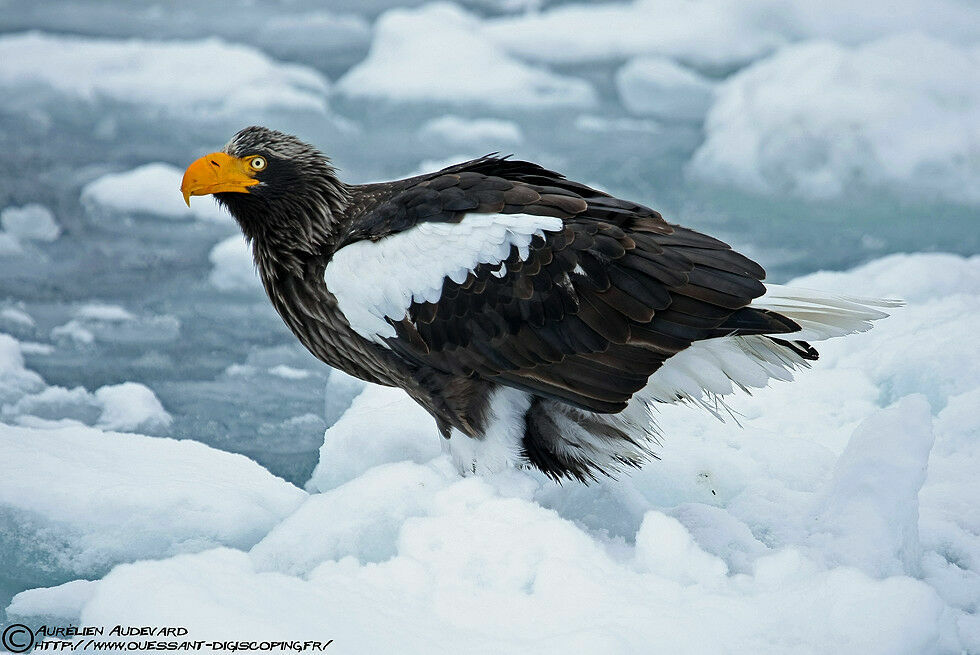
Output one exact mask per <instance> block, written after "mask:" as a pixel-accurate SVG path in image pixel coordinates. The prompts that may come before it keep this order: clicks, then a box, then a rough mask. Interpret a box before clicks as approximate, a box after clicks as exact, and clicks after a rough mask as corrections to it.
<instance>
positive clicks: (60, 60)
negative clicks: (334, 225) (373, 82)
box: [0, 32, 327, 115]
mask: <svg viewBox="0 0 980 655" xmlns="http://www.w3.org/2000/svg"><path fill="white" fill-rule="evenodd" d="M0 60H2V61H3V62H4V65H3V67H2V69H0V88H2V89H3V90H4V92H5V93H22V92H23V91H24V90H25V89H27V90H29V89H36V88H50V89H53V90H54V91H55V92H56V93H59V94H62V95H64V96H68V97H70V98H76V99H79V100H83V101H89V102H96V101H100V100H103V99H107V100H112V101H116V102H122V103H125V104H127V105H139V106H144V107H145V106H148V107H155V108H159V109H163V110H165V111H168V112H171V113H173V114H177V115H186V114H187V113H188V112H192V113H199V114H202V115H216V114H217V115H238V114H241V113H254V112H256V111H268V110H275V109H296V110H301V111H313V112H318V113H323V112H325V111H326V102H325V100H324V98H325V96H326V93H327V81H326V79H325V78H324V77H323V76H322V75H320V74H319V73H317V72H316V71H314V70H313V69H310V68H306V67H303V66H297V65H291V64H282V63H279V62H276V61H274V60H272V59H270V58H269V57H267V56H266V55H264V54H263V53H262V52H261V51H259V50H256V49H255V48H251V47H248V46H243V45H234V44H229V43H225V42H223V41H221V40H219V39H205V40H201V41H187V42H179V41H169V42H155V41H144V40H138V39H130V40H116V39H95V38H85V37H77V36H57V35H52V34H44V33H39V32H27V33H21V34H8V35H4V36H0ZM202 62H207V65H202Z"/></svg>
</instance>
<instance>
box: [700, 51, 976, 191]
mask: <svg viewBox="0 0 980 655" xmlns="http://www.w3.org/2000/svg"><path fill="white" fill-rule="evenodd" d="M705 131H706V134H707V138H706V139H705V142H704V144H703V145H702V146H701V147H700V148H699V149H698V150H697V152H696V153H695V154H694V157H693V159H692V160H691V162H690V166H689V172H690V173H691V174H692V175H694V176H696V177H698V178H703V179H707V180H711V181H714V182H717V183H724V184H732V185H735V186H739V187H742V188H745V189H748V190H750V191H754V192H760V193H789V194H797V195H801V196H804V197H808V198H831V197H835V196H840V195H841V194H843V193H845V192H847V191H850V190H854V189H862V188H869V187H883V188H887V189H890V190H891V191H893V192H900V193H906V194H918V195H924V196H928V197H939V198H943V199H946V200H950V201H954V202H965V203H973V204H977V203H980V51H978V50H976V49H975V48H972V49H971V48H958V47H956V46H954V45H951V44H949V43H946V42H944V41H940V40H938V39H932V38H929V37H926V36H922V35H916V34H904V35H900V36H894V37H888V38H884V39H881V40H879V41H875V42H873V43H869V44H867V45H862V46H860V47H856V48H847V47H843V46H839V45H835V44H832V43H826V42H811V43H804V44H800V45H797V46H793V47H788V48H785V49H783V50H781V51H780V52H779V53H777V54H776V55H774V56H772V57H771V58H769V59H766V60H764V61H761V62H759V63H757V64H755V65H753V66H751V67H750V68H748V69H746V70H744V71H742V72H740V73H738V74H737V75H735V76H733V77H732V78H730V79H729V80H728V81H726V82H725V83H724V84H723V85H722V86H721V87H720V88H719V90H718V100H717V102H716V103H715V105H714V106H713V107H712V108H711V110H710V112H709V113H708V117H707V121H706V124H705Z"/></svg>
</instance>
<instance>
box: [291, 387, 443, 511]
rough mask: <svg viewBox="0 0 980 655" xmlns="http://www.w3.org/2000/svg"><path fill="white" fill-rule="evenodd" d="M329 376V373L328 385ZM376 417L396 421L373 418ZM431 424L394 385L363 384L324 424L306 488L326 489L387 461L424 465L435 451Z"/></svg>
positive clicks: (437, 441)
mask: <svg viewBox="0 0 980 655" xmlns="http://www.w3.org/2000/svg"><path fill="white" fill-rule="evenodd" d="M333 378H334V373H333V372H331V374H330V382H331V384H332V383H333ZM328 393H329V389H328ZM379 416H392V417H394V416H397V417H398V419H397V420H396V421H379V420H378V417H379ZM434 428H435V424H434V422H433V421H432V417H431V416H429V415H428V414H427V413H426V411H425V410H424V409H422V408H421V407H420V406H419V405H418V404H416V403H415V402H414V401H413V400H411V399H410V398H409V397H408V396H406V395H405V393H404V392H403V391H401V390H400V389H390V388H386V387H379V386H375V385H369V386H367V388H366V389H365V390H364V391H363V393H361V394H360V395H358V396H357V397H356V398H355V399H354V402H353V403H352V404H351V405H350V407H348V408H347V411H345V412H344V414H343V416H342V417H341V420H338V421H337V422H336V423H334V424H333V425H331V426H330V427H329V428H327V431H326V433H325V434H324V435H323V445H322V446H321V447H320V462H319V464H317V467H316V470H314V471H313V475H312V476H311V477H310V481H309V482H308V483H307V485H306V488H307V490H308V491H311V492H316V491H327V490H328V489H333V488H334V487H337V486H339V485H341V484H343V483H345V482H349V481H350V480H353V479H355V478H356V477H358V476H359V475H361V474H362V473H364V472H365V471H367V470H368V469H370V468H372V467H374V466H379V465H381V464H387V463H390V462H400V461H412V462H416V463H420V464H421V463H425V462H427V461H429V460H431V459H432V458H433V457H436V456H438V455H439V453H440V452H441V447H440V439H441V437H437V438H434V437H435V432H434Z"/></svg>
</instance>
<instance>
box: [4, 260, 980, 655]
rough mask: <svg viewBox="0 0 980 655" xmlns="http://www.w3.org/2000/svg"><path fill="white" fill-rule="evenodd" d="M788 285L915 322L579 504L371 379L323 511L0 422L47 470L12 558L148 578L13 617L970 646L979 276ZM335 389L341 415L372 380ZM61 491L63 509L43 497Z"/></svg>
mask: <svg viewBox="0 0 980 655" xmlns="http://www.w3.org/2000/svg"><path fill="white" fill-rule="evenodd" d="M910 273H911V274H910ZM790 284H792V285H794V286H802V287H814V286H820V287H822V288H824V289H825V290H827V291H829V292H836V293H843V292H851V293H854V292H855V291H860V293H862V294H871V293H873V294H875V295H879V294H882V295H903V296H905V297H906V298H907V299H908V300H909V305H908V307H905V308H894V309H892V310H891V311H892V312H893V316H892V317H891V318H888V319H885V320H882V321H879V322H878V324H877V325H876V326H875V328H874V329H873V330H871V331H869V332H867V333H863V334H858V335H852V336H849V337H847V338H845V339H839V340H834V341H829V342H825V343H822V344H821V349H822V355H823V356H822V358H821V360H820V361H819V362H817V363H815V365H814V369H813V370H810V371H803V372H801V373H800V375H799V376H798V379H797V381H795V382H793V383H791V384H775V385H774V386H772V387H771V388H768V389H763V390H759V391H757V392H756V393H755V394H753V395H752V396H742V397H738V398H736V399H735V400H734V401H733V406H732V409H733V412H735V415H736V416H737V417H738V422H739V423H740V424H741V425H738V424H736V423H735V422H734V421H728V422H724V423H723V422H719V421H718V420H716V419H715V418H714V417H712V416H711V415H710V414H708V413H707V412H704V411H700V410H698V409H697V408H694V407H676V406H666V407H663V408H661V409H660V411H659V416H658V423H659V425H660V428H661V430H662V432H663V433H664V434H665V435H666V441H665V443H664V446H663V448H662V450H661V452H660V453H659V454H660V457H661V459H660V460H659V461H656V462H653V463H651V464H649V465H647V466H646V467H645V468H644V469H642V470H640V471H637V472H634V473H632V474H630V475H628V476H624V477H623V478H622V479H621V480H619V481H612V480H607V481H603V482H601V483H599V484H596V485H592V486H588V487H586V486H582V485H576V484H571V485H565V486H558V485H555V484H554V483H552V482H550V481H548V480H547V479H545V478H544V477H543V476H542V475H540V474H537V473H534V472H530V471H521V470H507V471H503V472H501V473H498V474H496V475H492V476H487V477H469V478H460V477H459V474H458V473H457V472H456V469H455V467H454V466H453V465H452V463H451V462H450V460H449V457H448V456H447V454H446V453H445V452H444V444H443V439H442V438H441V436H440V435H439V434H438V432H437V430H436V428H435V424H434V422H433V420H432V419H431V417H429V416H428V414H427V413H426V412H425V411H424V410H422V409H421V408H420V407H419V406H418V405H416V404H415V403H414V402H413V401H411V400H410V399H409V398H408V396H407V395H405V394H404V392H402V391H400V390H397V389H389V388H384V387H377V386H373V385H367V386H366V387H364V390H363V391H362V392H360V395H358V396H357V397H356V399H355V400H354V402H353V403H352V404H351V405H350V407H349V408H348V409H347V410H346V411H345V412H344V413H343V415H342V416H341V417H340V419H339V420H338V421H337V422H336V423H335V424H333V425H332V426H331V427H329V428H328V429H327V431H326V434H325V435H324V444H323V447H322V448H321V453H320V464H319V466H318V467H317V469H316V471H315V472H314V474H313V476H312V477H311V479H310V481H309V483H308V485H307V487H308V490H309V491H310V492H313V493H314V495H312V496H307V495H304V494H303V493H302V492H301V491H299V490H298V489H296V488H294V487H290V486H289V485H286V484H285V483H282V482H281V481H277V480H276V479H275V478H272V477H271V476H268V474H265V473H263V472H261V469H258V467H255V466H254V465H252V464H251V463H250V462H249V461H248V460H246V459H244V458H242V457H239V456H234V455H227V454H224V453H219V452H217V451H213V450H211V449H209V448H207V447H205V446H202V445H200V444H196V443H192V442H186V441H181V442H177V441H171V440H166V439H155V438H151V437H143V436H137V435H122V434H117V433H111V432H102V431H99V430H96V429H93V428H87V427H81V426H78V425H72V426H62V427H50V426H49V427H48V428H47V429H41V428H34V429H28V428H15V427H4V428H3V430H4V439H2V440H0V449H6V451H5V452H2V453H0V456H4V457H6V458H7V459H6V460H5V461H12V462H14V465H13V467H12V470H14V471H18V470H23V471H31V474H30V476H29V477H23V476H19V475H15V476H13V478H12V479H10V480H7V481H3V482H0V499H2V500H3V505H4V506H12V507H13V508H14V514H13V515H14V516H15V517H17V518H16V519H15V521H16V523H15V524H16V525H17V526H18V530H19V531H20V532H19V534H26V535H28V536H29V539H30V541H25V540H22V541H20V542H18V543H19V544H23V543H30V544H31V546H30V549H31V551H30V553H31V556H32V557H33V556H34V553H36V552H38V551H40V550H41V549H43V548H48V551H45V552H47V553H48V554H47V555H46V558H47V559H46V560H45V561H47V562H52V561H55V562H58V564H57V566H55V567H54V568H55V570H57V571H58V572H59V575H60V576H61V577H60V578H59V577H58V576H56V575H50V574H45V575H44V576H42V575H41V573H40V572H38V573H37V577H38V579H39V580H40V579H44V580H49V581H50V582H48V584H58V583H61V582H65V581H66V580H67V576H69V575H76V576H82V575H84V574H85V573H84V572H87V571H92V570H98V571H99V573H98V574H97V576H99V577H101V575H102V572H105V571H106V570H108V569H109V568H110V567H111V565H112V564H113V563H116V562H126V561H132V560H134V559H137V558H139V559H141V560H142V561H137V562H133V563H130V564H120V565H117V566H115V567H113V568H112V570H111V571H110V572H109V573H108V574H107V575H105V576H104V577H102V578H101V579H100V580H98V581H97V582H94V583H86V584H83V585H79V586H71V587H55V588H51V589H40V590H36V591H27V592H24V593H22V594H20V595H19V596H17V598H16V599H15V600H14V603H13V604H12V606H11V608H10V613H11V614H12V615H15V616H17V617H27V618H31V617H40V616H47V615H67V618H69V619H71V620H77V621H81V623H82V624H85V625H103V624H107V625H116V624H134V625H143V624H157V623H161V622H162V623H175V624H179V625H186V626H187V627H188V629H189V630H190V631H191V633H192V634H193V633H197V634H200V635H202V636H204V635H207V638H208V639H217V638H235V639H243V638H249V637H251V638H256V639H273V638H290V639H314V638H319V639H321V640H325V639H328V638H330V639H335V640H336V642H337V643H339V644H344V645H345V648H346V649H347V650H350V651H351V652H378V651H379V650H383V649H386V648H390V647H394V644H395V641H398V644H399V646H398V650H399V651H400V652H424V651H427V650H429V649H430V648H431V644H432V643H436V641H437V640H438V643H440V644H445V645H446V646H447V647H450V648H452V649H453V650H454V651H459V652H464V653H465V652H488V651H495V652H535V653H540V652H556V653H557V652H567V650H568V649H581V648H583V647H589V649H590V650H595V651H598V652H617V653H629V652H639V651H642V650H644V648H645V647H646V646H647V645H649V644H650V643H658V644H660V645H661V646H662V647H663V648H665V649H668V650H670V651H671V652H691V653H697V652H717V651H719V650H726V649H727V650H738V651H753V652H759V651H762V652H787V651H799V650H801V649H802V650H804V651H805V652H812V653H824V652H825V653H921V652H960V651H966V652H970V651H971V650H976V648H977V647H978V646H980V642H978V641H977V633H976V629H975V622H974V621H973V620H972V616H973V615H974V613H975V612H976V610H977V601H976V599H977V597H978V595H977V593H976V592H977V590H978V589H980V568H978V567H980V556H978V555H980V542H978V540H977V537H976V535H977V533H978V528H980V513H978V512H977V509H976V508H977V506H978V504H977V502H976V501H977V497H978V492H980V489H978V487H977V483H976V480H975V478H976V476H975V470H976V466H977V465H978V464H980V460H978V458H980V448H978V443H980V442H978V437H980V415H978V413H977V412H976V406H977V402H978V401H980V370H978V369H977V367H976V364H975V362H976V361H980V357H978V355H980V352H978V350H977V346H976V345H975V341H974V340H971V339H969V338H965V337H963V336H961V330H962V329H963V326H972V325H975V324H976V322H977V321H978V320H980V315H978V312H980V307H978V306H977V304H976V302H975V299H976V295H977V293H978V292H980V257H974V258H970V259H967V258H962V257H955V256H950V255H941V254H920V255H895V256H891V257H888V258H884V259H880V260H877V261H874V262H872V263H869V264H868V265H866V266H863V267H859V268H857V269H854V270H851V271H847V272H835V273H831V272H825V273H818V274H814V275H812V276H809V277H806V278H800V279H797V280H794V281H792V282H791V283H790ZM914 351H919V352H914ZM949 353H952V355H950V354H949ZM953 357H955V358H956V361H954V360H953V359H952V358H953ZM13 363H14V365H16V363H17V362H16V356H15V357H14V362H13ZM15 367H16V366H15ZM947 368H949V369H953V370H954V371H955V373H956V375H950V374H948V373H947V371H946V370H945V369H947ZM917 369H922V370H921V371H920V372H918V373H916V370H917ZM333 377H334V376H333V375H331V387H332V388H333V390H334V393H336V394H338V395H343V394H341V393H340V392H344V391H345V390H346V389H348V388H349V389H350V390H352V391H353V392H355V393H356V391H357V389H358V388H359V387H360V385H359V384H357V383H354V382H353V381H350V379H349V378H346V377H343V376H338V378H337V380H333ZM944 381H945V382H944ZM328 389H329V387H328ZM328 393H329V392H328ZM345 393H347V394H349V393H350V392H349V391H346V392H345ZM28 443H29V444H30V448H27V447H26V444H28ZM56 445H57V447H58V448H59V450H57V451H55V450H54V448H55V447H56ZM191 451H193V452H191ZM55 452H57V453H64V452H71V453H73V458H72V461H71V465H70V466H71V468H66V467H67V466H69V465H68V464H67V463H65V462H63V461H61V460H58V459H57V458H56V457H55V455H54V453H55ZM151 462H152V466H151V464H150V463H151ZM56 472H57V474H58V475H61V476H67V477H66V479H65V482H64V484H62V485H59V486H58V488H57V489H59V490H61V491H64V492H65V493H66V494H67V498H66V499H62V495H63V494H62V493H61V491H58V492H56V491H52V489H54V488H53V487H50V486H47V487H44V486H42V484H43V483H42V482H41V480H42V478H44V477H50V476H53V475H55V473H56ZM96 476H101V478H104V479H105V480H108V481H109V484H106V483H105V482H103V483H102V484H100V485H95V484H92V483H91V482H90V481H89V479H90V478H91V477H96ZM101 478H100V479H101ZM137 480H138V481H139V482H138V483H137V482H136V481H137ZM4 482H6V485H4ZM120 488H124V489H126V490H127V491H126V493H124V494H120V493H118V489H120ZM204 488H206V489H207V493H206V494H204V495H202V496H200V497H197V496H194V494H196V493H198V490H201V489H204ZM65 490H67V491H65ZM102 490H105V491H102ZM114 490H115V491H114ZM316 492H319V493H316ZM55 494H56V495H57V498H58V499H59V502H58V503H55V502H54V501H53V498H54V497H55ZM187 494H190V495H191V496H192V497H193V498H194V500H190V501H189V500H187V498H186V497H185V496H186V495H187ZM273 498H274V499H275V501H273V500H271V499H273ZM63 503H67V505H64V504H63ZM195 503H205V507H206V509H204V510H202V511H201V513H200V514H199V513H198V512H195V513H194V514H193V515H190V514H188V513H187V511H186V509H185V508H186V507H187V506H188V504H190V505H191V506H195ZM228 505H230V507H228ZM83 508H84V509H83ZM260 508H263V509H260ZM270 508H273V509H270ZM18 512H20V513H18ZM236 512H237V513H239V514H241V513H244V514H246V515H248V516H249V517H250V518H247V519H245V520H238V519H237V517H236ZM76 513H77V516H76ZM27 517H30V518H31V520H28V518H27ZM38 517H40V518H38ZM55 521H67V522H68V523H67V526H63V525H61V524H60V523H58V524H57V525H58V526H59V527H58V528H57V531H55V532H54V533H53V534H55V535H57V537H58V541H56V542H55V543H56V544H60V545H57V546H52V545H51V544H52V542H51V540H50V538H51V535H52V533H50V532H45V530H48V529H54V528H50V526H51V525H54V523H52V522H55ZM132 521H139V524H138V525H140V526H144V527H140V528H139V530H137V531H135V532H134V531H133V530H129V531H127V532H125V533H123V532H121V531H120V526H121V525H122V523H124V522H125V523H126V524H127V525H131V522H132ZM24 526H31V527H30V528H29V529H28V528H26V527H24ZM150 526H152V527H150ZM42 528H43V529H42ZM25 531H26V532H25ZM147 531H148V532H147ZM15 534H17V533H15ZM41 534H43V535H44V538H39V537H38V536H36V535H41ZM135 534H140V535H142V537H140V541H139V543H134V542H136V541H137V538H136V537H135V536H134V535H135ZM25 539H26V537H25ZM212 546H220V547H212ZM20 547H23V546H20ZM52 553H53V554H54V555H57V557H54V556H53V555H52ZM34 559H39V558H37V557H34ZM93 562H95V563H98V564H93ZM45 576H46V577H45ZM149 590H152V591H153V593H148V591H149ZM474 606H478V607H480V612H473V611H472V607H474ZM379 616H383V617H384V629H383V630H379V629H378V617H379ZM569 626H574V628H573V629H571V631H570V627H569ZM592 647H594V648H592Z"/></svg>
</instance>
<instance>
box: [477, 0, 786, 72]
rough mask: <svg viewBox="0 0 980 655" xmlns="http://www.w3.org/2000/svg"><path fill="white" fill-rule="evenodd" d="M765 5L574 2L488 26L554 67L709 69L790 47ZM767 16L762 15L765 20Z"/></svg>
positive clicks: (713, 0) (493, 34)
mask: <svg viewBox="0 0 980 655" xmlns="http://www.w3.org/2000/svg"><path fill="white" fill-rule="evenodd" d="M761 4H763V3H760V2H736V1H734V0H709V1H704V2H685V1H684V0H636V1H635V2H626V3H623V2H610V3H602V4H585V3H578V4H566V5H561V6H557V7H554V8H551V9H549V10H547V11H544V12H540V13H528V14H524V15H521V16H514V17H510V16H508V17H504V18H500V19H496V20H491V21H488V23H487V26H486V27H485V28H484V33H485V34H487V35H488V36H489V37H490V38H492V39H493V40H494V41H496V42H498V43H500V44H501V45H503V46H504V47H505V48H506V49H507V50H508V51H510V52H513V53H514V54H517V55H519V56H522V57H527V58H530V59H534V60H539V61H547V62H554V63H577V62H587V61H593V60H612V59H623V58H629V57H633V56H637V55H646V54H658V55H664V56H669V57H672V58H676V59H680V60H683V61H686V62H691V63H693V64H695V65H698V66H704V67H726V66H731V65H733V64H738V63H742V62H746V61H750V60H752V59H755V58H757V57H759V56H762V55H764V54H766V53H768V52H770V51H772V50H773V49H775V48H776V47H777V46H779V45H781V44H782V43H784V42H785V37H784V36H783V35H782V34H780V33H779V32H778V31H777V30H776V29H773V28H774V27H775V25H776V23H775V21H771V20H769V21H767V20H761V19H762V18H764V17H765V16H764V14H765V13H766V8H762V7H760V6H759V5H761ZM760 14H761V15H760Z"/></svg>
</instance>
